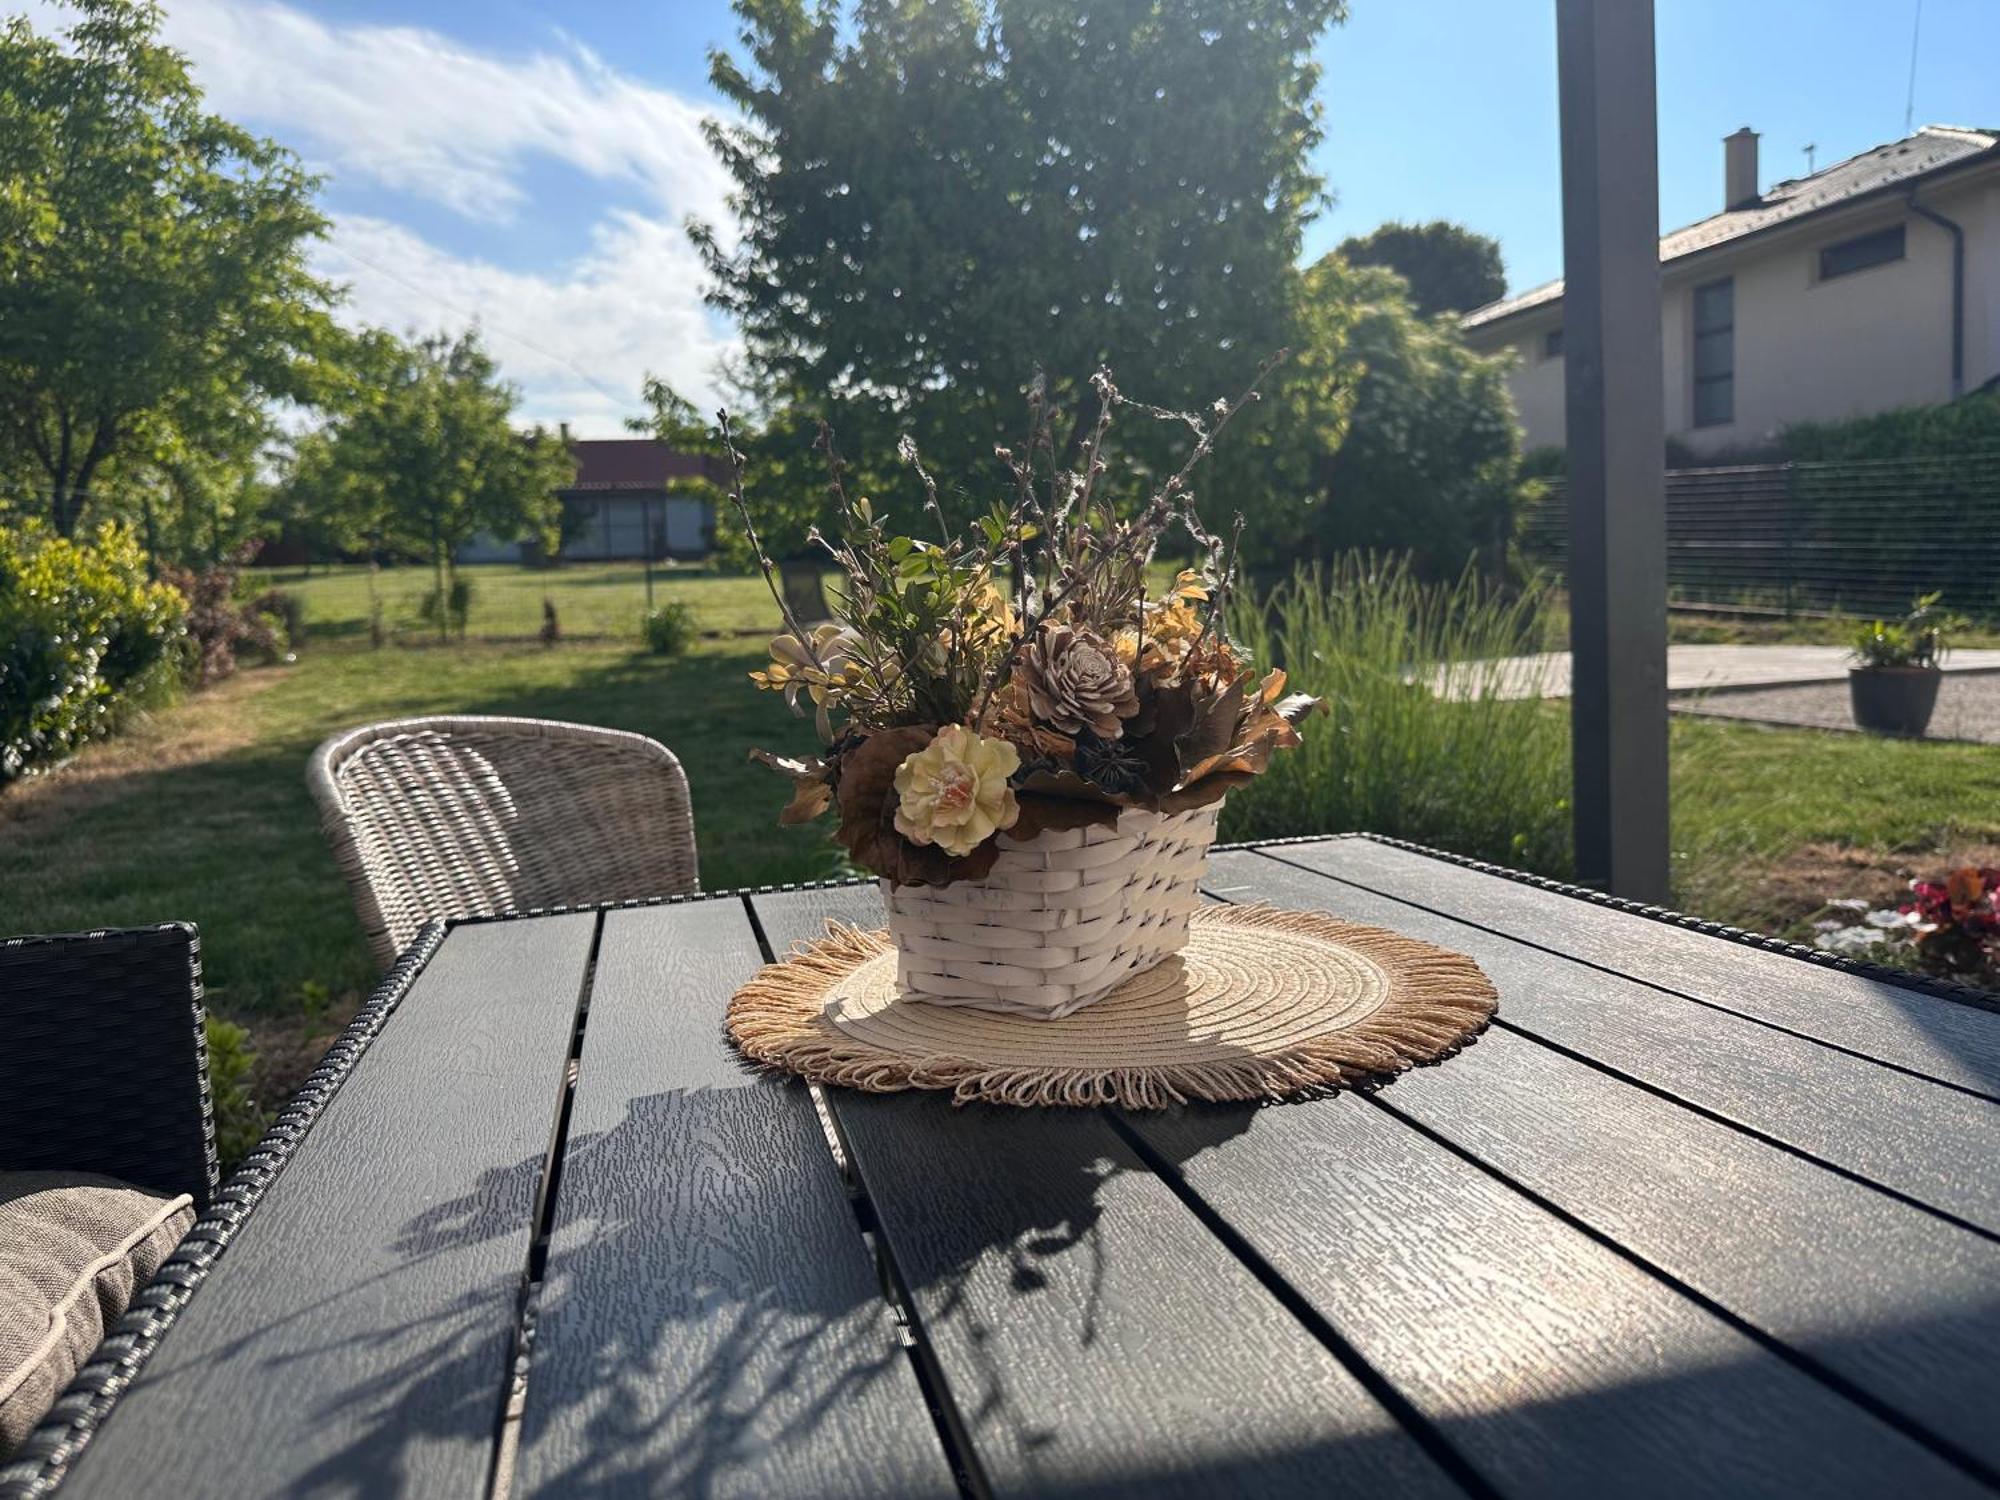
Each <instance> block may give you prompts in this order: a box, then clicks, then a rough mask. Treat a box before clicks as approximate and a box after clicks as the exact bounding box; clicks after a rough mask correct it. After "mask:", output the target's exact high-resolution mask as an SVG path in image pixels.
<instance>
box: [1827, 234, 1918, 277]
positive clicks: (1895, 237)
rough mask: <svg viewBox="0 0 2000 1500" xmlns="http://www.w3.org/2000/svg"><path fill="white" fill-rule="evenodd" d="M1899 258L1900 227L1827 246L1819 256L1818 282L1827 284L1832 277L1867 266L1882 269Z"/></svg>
mask: <svg viewBox="0 0 2000 1500" xmlns="http://www.w3.org/2000/svg"><path fill="white" fill-rule="evenodd" d="M1902 258H1903V226H1902V225H1901V224H1898V225H1896V226H1895V227H1894V228H1891V229H1878V230H1876V231H1875V233H1873V234H1863V235H1857V236H1855V237H1854V238H1853V239H1851V240H1842V241H1841V242H1840V243H1839V244H1838V245H1828V246H1827V247H1826V248H1825V249H1824V250H1822V251H1820V253H1819V279H1820V280H1821V281H1831V280H1832V279H1833V278H1834V277H1836V276H1847V275H1851V274H1852V273H1853V272H1855V271H1865V270H1867V269H1868V268H1869V267H1870V266H1885V265H1887V264H1888V263H1889V262H1890V261H1892V260H1901V259H1902Z"/></svg>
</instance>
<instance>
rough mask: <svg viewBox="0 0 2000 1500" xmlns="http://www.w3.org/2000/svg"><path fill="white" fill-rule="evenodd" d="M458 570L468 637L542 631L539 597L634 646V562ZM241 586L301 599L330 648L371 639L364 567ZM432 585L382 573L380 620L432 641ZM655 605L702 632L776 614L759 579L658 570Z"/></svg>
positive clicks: (567, 617) (760, 621) (762, 624)
mask: <svg viewBox="0 0 2000 1500" xmlns="http://www.w3.org/2000/svg"><path fill="white" fill-rule="evenodd" d="M458 572H459V576H460V577H461V578H464V579H465V580H467V581H468V582H469V583H470V584H471V585H472V606H471V609H470V612H469V613H468V615H467V619H466V633H467V634H468V635H470V636H475V637H477V636H488V637H528V638H534V637H536V636H537V635H538V634H539V633H540V631H541V628H542V600H543V599H544V598H547V599H549V600H550V601H552V602H553V603H554V604H555V607H556V617H557V619H558V620H559V621H560V623H561V626H562V629H563V631H564V632H565V633H567V634H569V635H576V636H617V637H621V638H624V639H626V640H634V639H637V637H638V634H639V622H640V621H641V620H642V619H643V618H644V616H645V613H646V573H645V569H644V568H643V567H642V566H641V565H640V564H638V563H630V562H619V563H564V564H562V565H560V566H558V567H554V568H524V567H518V566H514V565H511V564H505V563H482V564H475V565H469V566H467V567H463V568H460V569H459V570H458ZM244 586H245V587H246V588H248V589H251V590H262V589H265V588H280V589H283V590H285V592H287V593H289V594H295V595H297V596H298V597H299V598H300V599H301V600H302V601H304V603H305V607H306V622H307V624H308V626H309V627H310V629H311V632H312V634H313V635H314V636H315V637H316V638H319V639H322V640H329V641H336V642H337V641H357V642H366V640H367V639H368V618H369V598H368V593H369V575H368V569H367V568H366V567H361V566H355V565H341V566H337V567H333V568H320V567H316V568H313V569H312V570H311V571H310V572H306V571H303V570H301V569H297V568H253V569H249V570H246V572H245V575H244ZM431 587H432V581H431V574H430V570H429V569H428V568H423V567H397V568H384V569H382V570H381V571H380V572H379V573H377V574H376V575H375V589H376V593H377V595H378V597H379V598H380V599H381V602H382V619H383V623H384V624H385V625H386V626H387V627H388V628H389V630H390V632H391V633H392V634H393V635H395V636H398V637H402V638H414V639H417V640H424V639H427V638H429V639H434V638H435V636H436V630H437V627H436V626H434V625H426V624H424V623H423V621H422V620H421V619H420V618H419V616H418V609H419V606H420V605H421V603H422V601H423V599H424V597H425V596H426V595H427V594H429V593H430V591H431ZM653 600H654V603H655V604H656V605H657V604H664V603H666V602H667V601H669V600H680V601H682V602H684V603H687V604H689V605H691V606H692V607H693V608H694V611H695V614H696V618H697V623H698V624H699V626H700V628H701V629H703V630H707V631H722V632H725V633H729V632H736V631H743V630H763V629H766V628H768V627H769V626H770V624H771V621H772V620H773V618H774V617H775V610H774V607H773V605H772V603H771V596H770V593H769V592H768V591H767V590H766V588H765V586H764V582H763V580H762V579H761V578H756V577H749V576H745V577H716V576H713V575H711V574H709V573H707V572H705V571H702V570H700V569H695V568H688V567H668V566H664V565H662V566H657V567H655V568H654V570H653Z"/></svg>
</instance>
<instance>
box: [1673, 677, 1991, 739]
mask: <svg viewBox="0 0 2000 1500" xmlns="http://www.w3.org/2000/svg"><path fill="white" fill-rule="evenodd" d="M1672 708H1673V710H1674V712H1675V713H1683V714H1700V715H1703V716H1705V717H1709V718H1719V719H1748V720H1752V721H1754V722H1756V723H1760V724H1799V725H1804V726H1805V727H1806V728H1809V729H1846V730H1853V729H1854V715H1853V713H1852V711H1851V709H1850V708H1849V705H1848V697H1847V684H1846V683H1845V682H1815V683H1809V684H1807V685H1805V686H1803V687H1773V688H1751V689H1744V690H1739V691H1736V692H1711V693H1704V694H1699V695H1694V696H1689V697H1683V698H1676V699H1675V700H1674V701H1673V704H1672ZM1924 738H1925V739H1931V740H1977V741H1979V742H1981V743H1983V744H1988V745H2000V672H1948V673H1946V674H1945V679H1944V681H1943V682H1942V683H1940V684H1939V686H1938V701H1937V712H1936V713H1934V714H1932V715H1931V727H1930V732H1929V733H1928V734H1926V735H1925V736H1924Z"/></svg>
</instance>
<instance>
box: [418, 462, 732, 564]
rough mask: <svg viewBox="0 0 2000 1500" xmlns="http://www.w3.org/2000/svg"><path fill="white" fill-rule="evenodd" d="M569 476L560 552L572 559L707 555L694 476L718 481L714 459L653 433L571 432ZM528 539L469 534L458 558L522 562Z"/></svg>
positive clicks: (705, 522) (705, 519)
mask: <svg viewBox="0 0 2000 1500" xmlns="http://www.w3.org/2000/svg"><path fill="white" fill-rule="evenodd" d="M569 447H570V452H571V453H573V454H574V455H575V456H576V479H575V480H574V481H573V482H572V483H571V484H569V485H568V486H567V487H566V488H564V489H562V490H560V491H558V493H559V494H560V495H561V496H562V502H563V546H562V556H563V557H564V558H565V559H566V560H568V561H571V562H579V561H585V562H607V561H611V560H614V559H625V558H644V557H651V558H653V559H655V560H656V561H657V560H659V559H662V558H669V557H673V558H699V557H706V556H707V555H708V553H709V551H710V549H711V548H712V547H713V545H714V541H715V505H714V502H713V501H712V500H711V499H710V498H709V496H708V495H707V494H705V493H703V492H702V489H701V481H703V480H710V481H713V482H717V483H719V482H720V481H721V479H722V470H721V466H720V463H719V461H718V460H716V459H713V458H709V457H706V456H704V455H702V454H695V453H680V452H676V451H675V450H674V449H672V448H670V447H668V446H667V445H666V444H665V443H663V442H660V441H659V440H658V439H657V438H638V437H635V438H572V439H570V445H569ZM531 545H532V544H529V543H523V542H511V541H502V540H500V539H499V538H497V537H490V536H481V537H477V538H475V539H474V540H473V541H471V542H470V543H468V544H467V545H466V546H465V547H463V548H461V549H460V551H459V555H458V560H459V561H460V562H475V563H478V562H523V561H525V560H526V555H527V548H528V547H529V546H531Z"/></svg>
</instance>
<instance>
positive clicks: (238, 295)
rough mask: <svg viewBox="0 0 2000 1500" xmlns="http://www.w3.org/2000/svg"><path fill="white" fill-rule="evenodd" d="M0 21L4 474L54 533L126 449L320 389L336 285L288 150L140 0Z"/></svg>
mask: <svg viewBox="0 0 2000 1500" xmlns="http://www.w3.org/2000/svg"><path fill="white" fill-rule="evenodd" d="M75 9H76V11H77V17H78V18H77V20H76V21H75V23H74V24H73V25H72V26H71V27H70V28H69V30H68V32H67V34H66V38H57V37H50V36H42V35H38V34H37V33H36V32H35V31H34V30H33V29H32V28H31V27H30V26H29V24H28V22H27V20H26V19H25V18H22V17H15V18H13V19H11V20H9V21H7V22H6V23H5V26H4V29H0V473H6V474H17V473H19V472H21V471H23V470H25V471H26V472H27V473H29V474H30V475H32V477H33V479H34V482H35V484H36V486H37V488H38V489H39V490H40V492H41V494H42V497H43V502H44V503H43V505H42V507H41V509H42V511H43V513H44V514H45V515H46V516H47V517H48V519H49V521H50V522H51V523H52V524H53V526H54V527H55V529H56V530H57V532H59V533H60V534H62V535H65V536H67V535H70V534H72V533H73V532H74V531H75V529H76V527H77V524H78V521H79V518H80V517H81V516H82V514H83V512H84V511H85V509H86V508H87V507H88V506H89V505H90V504H91V500H92V491H93V487H94V486H95V485H97V484H98V483H99V481H100V479H101V478H102V477H103V476H104V475H105V474H106V473H107V472H109V470H110V468H111V466H113V465H116V464H120V463H137V462H139V461H143V460H144V459H146V458H149V457H151V456H153V455H156V454H158V455H164V456H166V457H167V458H169V459H170V460H178V461H181V462H185V461H187V460H188V459H189V458H190V457H196V458H198V457H200V456H202V455H206V454H210V453H214V452H216V451H218V450H219V451H220V452H221V453H223V454H225V455H227V454H231V453H233V452H235V451H236V450H237V448H238V447H239V445H240V442H241V435H242V434H243V433H245V432H246V431H262V429H263V424H264V422H265V421H266V410H267V408H268V405H269V403H270V402H271V400H272V399H273V398H291V399H301V400H304V399H310V398H311V396H312V395H313V393H314V392H315V390H316V389H317V386H318V379H319V375H320V370H319V368H318V360H319V355H320V353H321V352H322V351H323V346H324V341H325V340H326V339H327V338H329V337H330V335H331V333H332V328H333V325H332V322H331V319H330V317H329V314H328V309H329V308H330V306H331V305H332V303H333V301H334V299H335V293H334V291H333V290H332V288H331V287H329V286H328V285H327V283H325V282H323V281H320V280H318V279H316V278H315V277H314V276H312V274H311V273H310V272H309V270H308V269H307V265H306V253H307V250H308V248H309V246H310V244H311V242H312V241H313V240H314V239H315V238H317V237H318V236H320V235H321V234H323V233H324V232H325V229H326V221H325V220H324V218H322V217H321V215H320V213H319V211H318V210H317V209H316V208H315V207H314V204H313V193H314V190H315V188H316V187H317V182H316V179H314V178H313V177H311V176H309V175H307V174H306V173H305V172H304V171H303V170H302V169H301V167H300V165H299V163H298V160H297V158H296V157H294V156H293V155H292V154H291V153H290V152H289V151H286V150H284V149H282V148H281V147H279V146H277V145H275V144H274V143H272V142H270V141H267V140H262V139H259V138H258V137H256V136H253V135H251V134H249V133H248V132H246V131H244V130H241V129H239V128H238V127H237V126H235V125H232V124H230V123H229V122H228V121H226V120H222V119H219V118H217V117H216V116H214V115H211V114H207V113H205V112H204V111H203V110H202V107H201V102H202V101H201V93H200V91H199V90H198V89H197V88H196V87H195V85H194V82H193V80H192V78H191V77H190V75H189V72H188V66H187V62H186V60H185V59H184V58H183V57H182V56H181V55H180V54H179V53H177V52H174V51H172V50H171V49H169V48H167V47H166V46H164V45H162V44H161V43H160V41H159V40H158V36H157V33H158V28H159V21H160V12H159V9H158V7H157V6H156V5H153V4H149V3H142V0H75Z"/></svg>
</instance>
